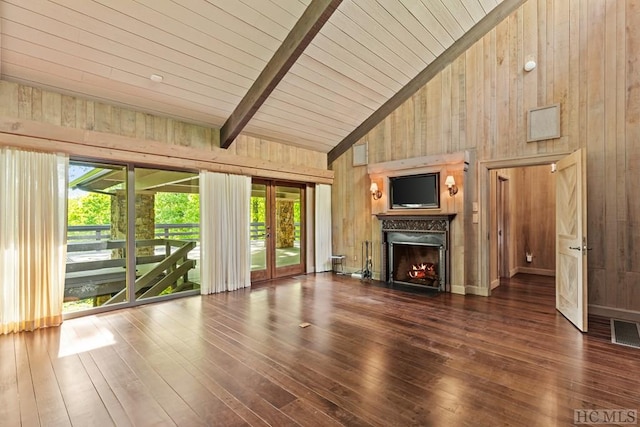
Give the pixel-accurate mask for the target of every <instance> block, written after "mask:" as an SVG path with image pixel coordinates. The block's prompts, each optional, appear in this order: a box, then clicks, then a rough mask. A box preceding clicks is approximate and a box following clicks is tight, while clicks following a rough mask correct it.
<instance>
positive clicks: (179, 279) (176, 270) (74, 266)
mask: <svg viewBox="0 0 640 427" xmlns="http://www.w3.org/2000/svg"><path fill="white" fill-rule="evenodd" d="M157 246H163V247H164V253H162V254H157V255H147V256H137V257H136V267H138V266H144V265H152V264H155V265H154V266H153V267H151V269H150V270H149V271H147V272H146V273H144V274H141V275H140V276H139V277H137V278H136V286H135V289H136V297H137V298H140V297H141V298H146V297H149V296H155V295H159V294H160V293H161V292H163V291H165V290H167V289H168V288H169V287H172V288H173V289H172V292H176V291H179V290H182V289H184V288H185V287H187V286H192V285H193V283H191V282H190V281H189V271H190V270H192V269H194V268H195V266H196V264H195V260H192V259H189V258H187V254H188V253H189V251H191V250H192V249H193V248H194V247H195V246H196V242H193V241H182V240H172V239H153V240H139V241H136V247H137V248H143V247H153V248H155V247H157ZM111 250H120V251H125V250H126V242H125V241H124V240H102V241H98V242H76V243H68V244H67V253H68V254H69V255H71V257H73V254H78V253H91V252H95V253H99V252H107V253H108V251H111ZM107 256H108V255H107ZM126 264H127V260H126V257H122V258H114V259H98V260H88V261H80V262H67V266H66V276H65V299H67V300H82V299H87V298H96V297H99V296H109V298H110V299H109V300H108V301H106V302H105V303H114V302H120V301H123V300H124V297H125V288H126V280H127V273H126Z"/></svg>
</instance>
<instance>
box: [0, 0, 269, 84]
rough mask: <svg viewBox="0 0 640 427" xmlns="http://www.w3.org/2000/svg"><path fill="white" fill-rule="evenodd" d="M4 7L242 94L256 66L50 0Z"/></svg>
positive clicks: (31, 21) (51, 30)
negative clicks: (164, 41) (163, 40)
mask: <svg viewBox="0 0 640 427" xmlns="http://www.w3.org/2000/svg"><path fill="white" fill-rule="evenodd" d="M40 3H42V4H40ZM3 8H4V10H6V12H7V15H8V16H11V18H12V19H14V20H16V21H18V22H20V23H24V24H25V25H29V27H31V28H33V29H38V30H41V31H42V32H45V33H48V34H50V35H55V36H58V37H61V38H64V39H67V40H69V41H71V42H74V43H79V44H82V45H84V46H86V47H88V48H92V49H95V50H96V54H98V53H99V52H101V51H106V52H109V53H111V54H113V55H116V56H118V55H119V56H123V57H126V58H135V59H136V60H137V61H138V62H140V63H142V64H148V65H149V67H150V68H151V67H153V66H155V65H156V64H160V66H158V69H159V70H161V69H162V67H163V64H167V63H170V64H178V65H181V66H186V67H189V68H191V69H193V70H200V71H201V72H206V73H207V74H210V75H213V76H215V77H217V78H221V79H223V80H224V81H227V82H231V83H234V84H237V85H239V86H241V87H244V88H245V89H244V91H243V92H242V93H241V95H242V94H244V93H245V92H246V89H247V88H249V87H250V85H251V82H252V81H253V79H254V78H255V76H256V75H257V72H256V70H255V69H252V68H249V67H246V66H245V65H243V64H240V63H239V62H237V61H235V60H233V59H231V60H229V59H228V58H226V57H224V56H222V55H219V54H217V53H215V52H214V53H211V52H210V51H208V52H209V54H206V55H201V54H202V53H203V52H201V51H199V52H191V51H190V50H189V49H188V48H187V49H186V50H184V51H183V50H180V49H167V47H166V46H163V45H161V44H158V43H155V42H153V41H151V40H148V39H145V38H141V37H139V36H135V35H133V34H131V33H129V32H127V31H123V30H121V29H119V28H116V27H112V26H110V25H108V24H105V23H104V22H102V21H98V20H96V19H94V18H91V17H87V16H84V15H82V14H80V13H78V12H75V11H72V10H68V9H65V8H63V7H61V6H57V5H53V4H51V3H49V2H41V1H38V0H34V1H29V2H24V7H16V6H14V5H11V4H9V3H7V2H6V1H5V4H4V6H3ZM51 16H56V17H60V19H59V20H56V19H52V18H50V17H51ZM62 17H66V19H67V20H69V22H72V23H73V26H72V25H69V24H65V23H64V21H63V18H62ZM17 36H18V37H19V35H17ZM41 44H42V45H44V46H48V47H50V48H54V49H55V45H52V44H51V41H50V40H49V39H48V38H47V37H45V38H43V39H42V41H41ZM199 55H200V56H199ZM201 58H204V59H201ZM205 59H206V61H205Z"/></svg>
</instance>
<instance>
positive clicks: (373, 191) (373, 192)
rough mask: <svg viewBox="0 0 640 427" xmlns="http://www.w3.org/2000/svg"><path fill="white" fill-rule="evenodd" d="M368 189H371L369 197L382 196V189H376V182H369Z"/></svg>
mask: <svg viewBox="0 0 640 427" xmlns="http://www.w3.org/2000/svg"><path fill="white" fill-rule="evenodd" d="M369 191H371V197H373V200H378V199H379V198H380V197H382V191H380V190H379V189H378V184H376V183H375V182H372V183H371V187H370V188H369Z"/></svg>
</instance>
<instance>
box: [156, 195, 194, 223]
mask: <svg viewBox="0 0 640 427" xmlns="http://www.w3.org/2000/svg"><path fill="white" fill-rule="evenodd" d="M155 216H156V224H185V223H198V222H200V195H198V194H189V193H158V194H156V198H155Z"/></svg>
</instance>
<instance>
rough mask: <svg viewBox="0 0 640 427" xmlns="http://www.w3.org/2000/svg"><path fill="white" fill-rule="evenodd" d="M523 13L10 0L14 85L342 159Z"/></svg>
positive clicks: (373, 4) (2, 54)
mask: <svg viewBox="0 0 640 427" xmlns="http://www.w3.org/2000/svg"><path fill="white" fill-rule="evenodd" d="M523 2H524V0H519V1H517V0H344V1H339V0H338V1H335V0H334V1H330V0H313V1H311V0H135V1H134V0H2V1H0V18H1V21H0V46H1V50H0V77H1V78H2V79H4V80H9V81H15V82H20V83H25V84H29V85H33V86H36V87H42V88H44V89H49V90H53V91H56V92H61V93H67V94H72V95H76V96H80V97H83V98H89V99H94V100H100V101H104V102H107V103H112V104H116V105H122V106H126V107H128V108H132V109H136V110H141V111H145V112H149V113H153V114H160V115H165V116H171V117H175V118H177V119H181V120H185V121H188V122H192V123H198V124H202V125H206V126H212V127H218V128H223V132H222V135H223V136H222V139H223V141H222V144H223V145H224V144H225V132H226V135H227V136H228V138H226V139H228V141H226V143H227V144H228V143H231V141H232V138H233V136H235V135H236V134H237V132H239V131H241V132H244V133H247V134H250V135H253V136H258V137H262V138H265V139H270V140H273V141H278V142H282V143H286V144H292V145H296V146H300V147H305V148H309V149H312V150H317V151H321V152H326V153H330V154H331V153H333V154H334V155H335V153H336V150H340V149H341V148H342V149H344V148H345V147H347V146H348V145H350V144H352V143H353V142H355V140H357V138H358V137H360V136H362V135H363V134H364V133H366V131H367V130H369V129H370V128H371V127H372V126H373V125H375V122H376V120H377V121H379V120H380V119H381V118H383V116H384V115H386V114H388V112H389V111H391V109H392V108H395V107H396V106H397V105H399V103H401V102H402V101H404V100H406V99H407V98H408V97H409V96H410V95H411V93H413V92H415V90H417V89H418V88H419V86H422V85H423V84H424V83H426V81H428V79H429V76H430V75H433V74H434V73H435V72H437V71H439V69H441V68H442V67H443V66H444V65H446V64H445V62H446V61H447V60H449V61H450V60H451V59H453V58H452V57H451V55H453V54H456V56H457V54H459V53H460V52H461V49H464V48H466V47H465V46H468V45H470V44H471V43H473V42H474V41H475V40H477V39H478V38H479V37H481V36H482V35H483V34H484V33H486V31H488V30H489V29H490V28H491V27H493V26H494V25H495V24H496V23H497V21H498V20H501V19H502V18H503V17H504V16H506V15H507V14H508V13H510V12H511V11H512V10H514V9H515V8H516V7H518V6H519V5H520V4H522V3H523ZM448 56H449V57H451V58H448ZM152 75H157V76H161V77H162V81H160V82H158V81H153V80H152V79H151V76H152ZM225 126H226V128H225Z"/></svg>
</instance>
